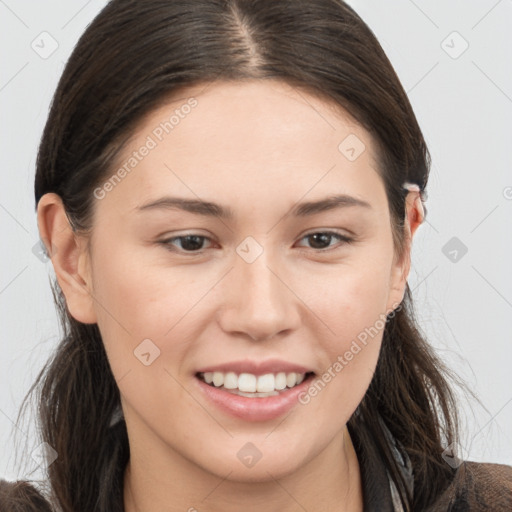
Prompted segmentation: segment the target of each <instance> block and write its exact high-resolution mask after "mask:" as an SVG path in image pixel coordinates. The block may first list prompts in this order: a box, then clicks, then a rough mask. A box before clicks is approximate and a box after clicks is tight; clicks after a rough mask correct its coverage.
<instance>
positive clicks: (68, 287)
mask: <svg viewBox="0 0 512 512" xmlns="http://www.w3.org/2000/svg"><path fill="white" fill-rule="evenodd" d="M37 223H38V227H39V235H40V237H41V240H42V241H43V243H44V244H45V246H46V250H47V251H48V254H49V256H50V258H51V261H52V264H53V268H54V270H55V275H56V277H57V281H58V283H59V286H60V288H61V290H62V293H63V294H64V297H65V298H66V304H67V307H68V310H69V312H70V313H71V315H72V316H73V318H75V320H78V321H79V322H82V323H85V324H93V323H96V313H95V311H94V307H93V306H94V299H93V297H92V293H91V292H92V288H91V276H90V265H89V254H88V252H87V250H86V240H85V238H84V237H80V236H79V235H77V234H76V233H75V232H74V231H73V229H72V227H71V225H70V223H69V220H68V217H67V215H66V211H65V208H64V205H63V203H62V200H61V198H60V196H58V195H57V194H54V193H48V194H45V195H43V196H42V197H41V199H40V200H39V203H38V205H37Z"/></svg>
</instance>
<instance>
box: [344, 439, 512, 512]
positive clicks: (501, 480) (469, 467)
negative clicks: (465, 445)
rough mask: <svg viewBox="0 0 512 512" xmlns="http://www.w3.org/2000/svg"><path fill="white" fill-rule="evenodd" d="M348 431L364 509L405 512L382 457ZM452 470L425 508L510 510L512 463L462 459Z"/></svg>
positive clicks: (405, 461)
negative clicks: (491, 462)
mask: <svg viewBox="0 0 512 512" xmlns="http://www.w3.org/2000/svg"><path fill="white" fill-rule="evenodd" d="M388 434H389V431H388ZM350 435H351V437H352V439H353V441H354V448H355V449H356V453H357V458H358V461H359V466H360V471H361V480H362V486H363V500H364V512H404V508H403V507H402V504H401V501H400V499H399V497H398V492H397V490H396V487H395V484H394V483H393V481H392V479H391V478H390V477H389V475H388V472H387V469H386V467H385V465H384V463H383V461H382V460H381V459H380V458H379V457H377V456H375V455H372V453H375V452H372V451H371V450H369V449H368V448H367V447H365V446H363V445H361V444H360V443H359V442H358V441H359V439H358V435H357V432H354V431H353V430H350ZM389 436H390V438H389V441H390V443H392V447H393V450H392V451H393V453H394V455H395V459H396V460H397V461H398V462H399V466H400V468H401V470H402V474H403V476H404V479H405V480H406V481H407V482H408V486H409V488H410V489H411V490H412V487H413V484H414V477H413V472H412V467H411V465H410V461H409V458H408V456H407V455H406V454H405V453H404V452H403V451H401V450H400V449H399V447H398V446H397V444H396V441H394V439H392V437H391V434H389ZM453 473H454V474H453V479H452V481H451V482H450V483H448V484H447V487H446V489H445V490H444V491H443V492H442V493H441V495H440V496H439V497H438V498H437V500H436V501H435V503H434V504H433V505H431V506H430V507H429V508H428V509H427V510H425V511H424V512H483V511H496V512H512V466H508V465H504V464H490V463H478V462H467V461H464V462H462V463H461V464H460V465H459V466H458V467H457V468H454V472H453ZM414 512H415V511H414Z"/></svg>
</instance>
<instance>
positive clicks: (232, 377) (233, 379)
mask: <svg viewBox="0 0 512 512" xmlns="http://www.w3.org/2000/svg"><path fill="white" fill-rule="evenodd" d="M224 387H225V388H226V389H236V388H237V387H238V376H237V374H236V373H233V372H229V373H226V375H224Z"/></svg>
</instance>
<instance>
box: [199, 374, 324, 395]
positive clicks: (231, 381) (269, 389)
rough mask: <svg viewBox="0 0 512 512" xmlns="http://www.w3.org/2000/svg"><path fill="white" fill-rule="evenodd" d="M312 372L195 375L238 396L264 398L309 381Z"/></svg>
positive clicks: (210, 384)
mask: <svg viewBox="0 0 512 512" xmlns="http://www.w3.org/2000/svg"><path fill="white" fill-rule="evenodd" d="M313 375H314V372H307V373H296V372H278V373H267V374H265V375H254V374H252V373H240V374H238V373H235V372H204V373H203V372H200V373H197V374H196V377H197V378H198V379H199V380H202V381H203V382H205V383H206V384H208V385H209V386H212V387H214V388H218V389H220V390H222V391H227V392H228V393H232V394H234V395H238V396H245V397H249V398H257V397H260V398H265V397H269V396H277V395H279V394H281V393H282V392H284V391H287V390H289V389H292V388H294V387H295V386H298V385H299V384H301V383H302V382H303V381H304V380H306V379H309V378H310V377H312V376H313Z"/></svg>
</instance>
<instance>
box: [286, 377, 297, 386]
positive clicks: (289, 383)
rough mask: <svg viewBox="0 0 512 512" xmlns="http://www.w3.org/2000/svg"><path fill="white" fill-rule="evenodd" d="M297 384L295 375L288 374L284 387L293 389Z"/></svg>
mask: <svg viewBox="0 0 512 512" xmlns="http://www.w3.org/2000/svg"><path fill="white" fill-rule="evenodd" d="M295 384H297V374H296V373H288V374H287V375H286V385H287V386H288V387H289V388H293V386H295Z"/></svg>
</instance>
